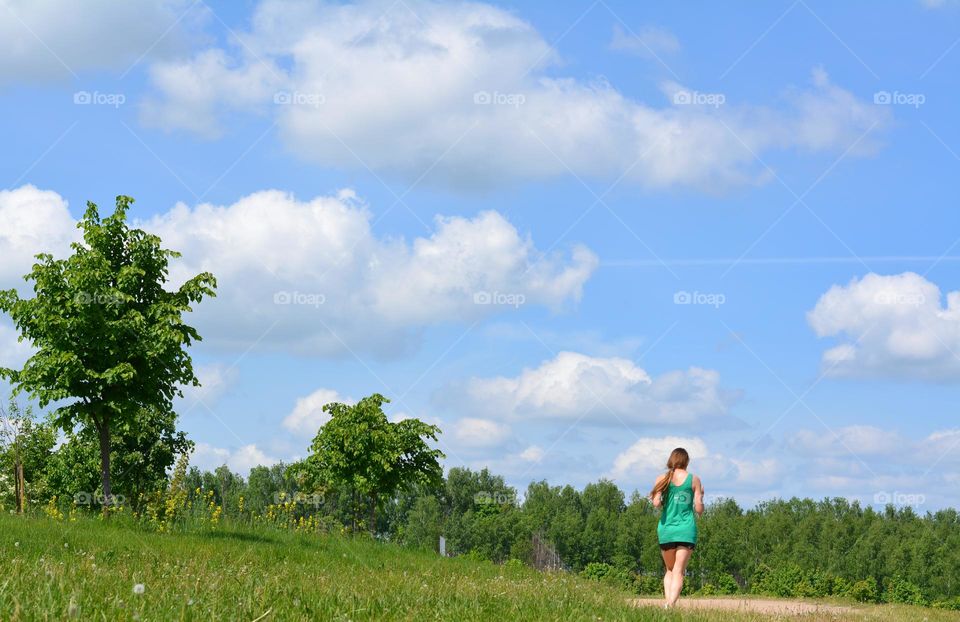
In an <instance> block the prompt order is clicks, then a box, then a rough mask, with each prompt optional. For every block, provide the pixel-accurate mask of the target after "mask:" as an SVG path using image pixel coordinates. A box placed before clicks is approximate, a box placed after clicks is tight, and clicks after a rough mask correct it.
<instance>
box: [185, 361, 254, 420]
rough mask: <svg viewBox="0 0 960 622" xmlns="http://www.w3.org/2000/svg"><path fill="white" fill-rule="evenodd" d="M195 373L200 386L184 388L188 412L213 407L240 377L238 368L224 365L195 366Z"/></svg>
mask: <svg viewBox="0 0 960 622" xmlns="http://www.w3.org/2000/svg"><path fill="white" fill-rule="evenodd" d="M193 372H194V374H195V375H196V376H197V380H199V381H200V386H198V387H195V386H186V387H182V391H183V402H184V405H185V407H186V409H187V410H192V409H194V408H197V407H200V408H201V409H203V408H204V406H205V407H206V408H211V407H213V406H214V405H215V404H216V403H217V402H218V401H219V400H220V398H221V397H223V395H224V394H225V393H226V392H227V390H228V389H230V388H231V387H232V386H233V385H234V383H235V382H236V381H237V378H238V377H239V375H240V372H239V370H238V369H237V368H236V366H231V365H225V364H224V363H209V364H204V365H195V366H194V369H193Z"/></svg>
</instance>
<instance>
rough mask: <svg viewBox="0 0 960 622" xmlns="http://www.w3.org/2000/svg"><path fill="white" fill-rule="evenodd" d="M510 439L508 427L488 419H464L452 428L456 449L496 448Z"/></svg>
mask: <svg viewBox="0 0 960 622" xmlns="http://www.w3.org/2000/svg"><path fill="white" fill-rule="evenodd" d="M511 437H512V435H511V433H510V427H509V426H507V425H504V424H502V423H499V422H497V421H492V420H490V419H479V418H475V417H465V418H463V419H460V420H459V421H457V422H456V423H455V424H454V427H453V438H454V440H455V441H456V443H457V446H458V447H467V448H479V447H483V448H490V447H497V446H500V445H503V444H504V443H505V442H506V441H508V440H510V439H511Z"/></svg>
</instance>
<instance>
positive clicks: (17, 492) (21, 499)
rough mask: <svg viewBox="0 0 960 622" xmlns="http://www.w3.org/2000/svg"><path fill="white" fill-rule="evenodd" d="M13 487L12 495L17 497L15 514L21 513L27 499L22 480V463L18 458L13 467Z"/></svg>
mask: <svg viewBox="0 0 960 622" xmlns="http://www.w3.org/2000/svg"><path fill="white" fill-rule="evenodd" d="M13 488H14V496H15V497H16V499H17V514H23V508H24V506H25V505H26V501H27V493H26V487H25V486H24V481H23V463H22V462H20V460H17V464H16V466H15V467H14V480H13Z"/></svg>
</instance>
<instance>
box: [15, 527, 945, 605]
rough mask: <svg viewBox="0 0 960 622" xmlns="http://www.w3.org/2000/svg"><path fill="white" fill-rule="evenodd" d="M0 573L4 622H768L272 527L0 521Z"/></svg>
mask: <svg viewBox="0 0 960 622" xmlns="http://www.w3.org/2000/svg"><path fill="white" fill-rule="evenodd" d="M0 564H2V567H3V568H4V576H3V579H2V582H0V612H2V613H0V617H2V619H4V620H63V619H69V618H71V617H72V618H75V619H82V620H90V619H109V620H497V621H504V622H505V621H507V620H594V621H596V620H679V619H683V620H710V621H719V620H761V619H769V618H765V617H763V616H758V615H740V616H738V615H737V614H733V613H731V612H704V613H701V612H697V613H693V612H684V613H683V614H680V613H678V612H670V613H668V612H663V611H660V610H657V609H653V608H635V607H632V606H631V605H630V604H629V602H628V601H629V598H630V596H631V595H629V594H627V593H625V592H621V591H618V590H615V589H613V588H610V587H608V586H605V585H601V584H598V583H596V582H592V581H587V580H585V579H582V578H580V577H577V576H573V575H567V574H541V573H539V572H536V571H534V570H531V569H528V568H524V567H513V566H497V565H494V564H491V563H487V562H480V561H473V560H470V559H463V558H459V559H443V558H439V557H438V556H436V555H434V554H431V553H428V552H417V551H412V550H408V549H403V548H400V547H397V546H393V545H389V544H382V543H377V542H372V541H370V540H365V539H355V540H349V539H345V538H339V537H320V536H317V535H312V534H297V533H286V532H280V531H273V530H246V531H238V530H233V529H231V528H229V527H220V528H218V529H216V530H206V531H197V532H194V533H185V534H157V533H152V532H146V531H142V530H139V529H134V528H130V527H126V526H124V525H122V524H120V523H119V522H117V521H114V522H112V523H104V522H102V521H99V520H96V519H90V518H79V519H77V520H76V521H75V522H71V521H55V520H51V519H46V518H24V517H17V516H10V515H2V516H0ZM140 586H142V593H138V592H141V587H140ZM864 616H865V617H866V618H867V619H874V620H895V619H924V618H925V619H928V620H957V619H960V616H957V615H956V614H951V613H949V612H942V611H934V610H930V609H911V608H906V607H899V608H896V609H893V608H889V607H882V606H874V607H869V608H859V609H857V610H856V612H855V613H852V614H851V615H850V616H849V619H851V620H852V619H863V618H864ZM845 617H846V616H845ZM806 619H812V618H810V617H807V618H806ZM813 619H815V618H813ZM831 619H838V618H836V617H832V618H831ZM839 619H843V618H839Z"/></svg>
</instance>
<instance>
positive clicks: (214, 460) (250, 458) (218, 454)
mask: <svg viewBox="0 0 960 622" xmlns="http://www.w3.org/2000/svg"><path fill="white" fill-rule="evenodd" d="M190 462H191V464H192V465H193V466H196V467H198V468H200V469H202V470H208V471H212V470H213V469H216V468H217V467H219V466H222V465H224V464H226V465H227V466H228V467H230V470H231V471H233V472H235V473H239V474H240V475H242V476H243V477H246V476H247V474H248V473H249V472H250V469H252V468H253V467H255V466H257V465H261V464H262V465H264V466H271V465H274V464H276V463H277V462H279V460H278V459H277V458H273V457H271V456H268V455H267V454H265V453H264V452H263V450H261V449H259V448H258V447H257V446H256V445H254V444H250V445H243V446H241V447H239V448H236V449H225V448H223V447H215V446H213V445H209V444H207V443H197V445H196V447H195V448H194V450H193V454H191V456H190Z"/></svg>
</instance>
